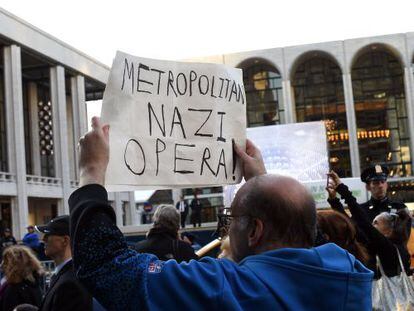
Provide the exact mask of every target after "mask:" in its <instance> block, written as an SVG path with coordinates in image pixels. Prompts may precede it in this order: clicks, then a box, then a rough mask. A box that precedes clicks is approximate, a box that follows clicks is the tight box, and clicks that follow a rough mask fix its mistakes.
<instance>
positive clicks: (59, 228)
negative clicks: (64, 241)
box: [36, 215, 69, 235]
mask: <svg viewBox="0 0 414 311" xmlns="http://www.w3.org/2000/svg"><path fill="white" fill-rule="evenodd" d="M36 230H37V231H40V232H42V233H44V234H48V235H69V216H68V215H63V216H59V217H56V218H53V219H52V220H51V221H49V223H48V224H46V225H43V226H36Z"/></svg>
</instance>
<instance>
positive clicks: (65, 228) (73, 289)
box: [36, 215, 92, 311]
mask: <svg viewBox="0 0 414 311" xmlns="http://www.w3.org/2000/svg"><path fill="white" fill-rule="evenodd" d="M36 228H37V230H38V231H40V232H42V233H43V234H44V241H45V254H46V255H47V256H48V257H50V258H52V259H53V261H54V262H55V265H56V270H55V272H54V273H53V275H52V277H51V280H50V285H49V289H48V291H47V292H46V294H45V296H44V298H43V301H42V304H41V306H40V310H41V311H58V310H59V311H61V310H62V311H64V310H68V311H69V310H85V311H88V310H92V297H91V295H90V294H89V293H88V291H87V290H86V289H85V288H84V286H83V285H82V284H81V283H80V282H79V281H78V280H77V279H76V277H75V271H74V268H73V263H72V252H71V248H70V237H69V216H67V215H65V216H59V217H57V218H54V219H52V220H51V221H50V222H49V223H48V224H47V225H44V226H37V227H36Z"/></svg>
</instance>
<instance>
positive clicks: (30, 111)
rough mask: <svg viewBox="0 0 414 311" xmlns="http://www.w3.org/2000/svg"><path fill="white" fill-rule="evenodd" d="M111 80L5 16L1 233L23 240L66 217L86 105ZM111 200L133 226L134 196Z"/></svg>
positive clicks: (0, 32)
mask: <svg viewBox="0 0 414 311" xmlns="http://www.w3.org/2000/svg"><path fill="white" fill-rule="evenodd" d="M108 76H109V68H108V67H107V66H105V65H103V64H101V63H99V62H98V61H96V60H94V59H92V58H91V57H89V56H87V55H85V54H84V53H82V52H80V51H78V50H76V49H74V48H72V47H71V46H69V45H67V44H65V43H64V42H62V41H60V40H58V39H57V38H54V37H52V36H50V35H49V34H47V33H45V32H43V31H41V30H40V29H38V28H36V27H34V26H32V25H30V24H28V23H27V22H25V21H23V20H21V19H19V18H18V17H16V16H14V15H12V14H11V13H9V12H7V11H5V10H3V9H0V229H4V228H6V227H11V229H12V231H13V233H14V235H15V236H16V238H21V237H22V235H23V234H24V233H25V231H26V226H27V225H34V224H42V223H45V222H47V221H49V220H50V219H51V218H53V217H55V216H57V215H61V214H64V213H68V204H67V200H68V198H69V196H70V194H71V192H72V191H73V190H74V189H76V187H77V184H78V180H79V171H78V168H77V165H76V163H77V160H78V151H77V142H78V139H79V137H80V136H81V135H83V134H84V133H85V132H86V131H87V102H89V101H93V100H100V99H102V95H103V91H104V89H105V83H106V81H107V78H108ZM110 200H111V201H112V203H113V206H114V208H115V210H116V212H117V214H118V217H117V218H118V222H119V224H120V225H122V224H131V223H133V222H134V217H135V214H136V213H135V198H134V193H133V192H131V193H118V194H110ZM130 207H132V208H130Z"/></svg>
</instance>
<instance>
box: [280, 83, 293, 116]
mask: <svg viewBox="0 0 414 311" xmlns="http://www.w3.org/2000/svg"><path fill="white" fill-rule="evenodd" d="M282 89H283V106H284V108H285V120H286V123H295V122H296V111H295V98H294V94H293V88H292V85H291V83H290V80H284V81H282Z"/></svg>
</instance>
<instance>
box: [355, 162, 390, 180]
mask: <svg viewBox="0 0 414 311" xmlns="http://www.w3.org/2000/svg"><path fill="white" fill-rule="evenodd" d="M387 177H388V169H387V167H385V166H384V165H379V164H376V165H373V166H370V167H368V168H366V169H365V170H364V171H363V172H362V174H361V180H362V181H363V182H364V183H369V182H370V181H374V180H382V181H385V180H387Z"/></svg>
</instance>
